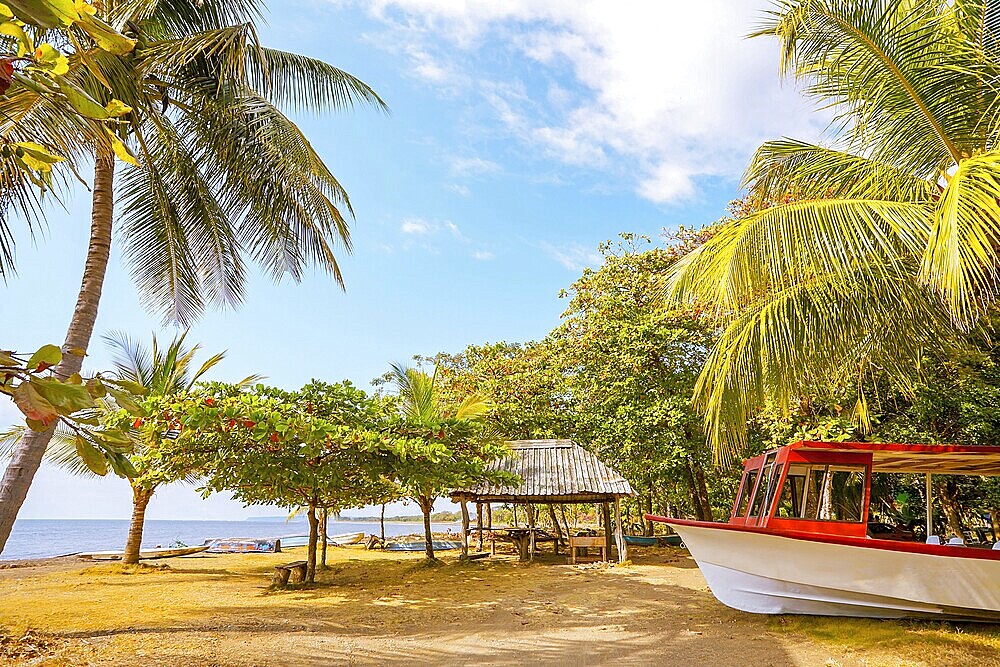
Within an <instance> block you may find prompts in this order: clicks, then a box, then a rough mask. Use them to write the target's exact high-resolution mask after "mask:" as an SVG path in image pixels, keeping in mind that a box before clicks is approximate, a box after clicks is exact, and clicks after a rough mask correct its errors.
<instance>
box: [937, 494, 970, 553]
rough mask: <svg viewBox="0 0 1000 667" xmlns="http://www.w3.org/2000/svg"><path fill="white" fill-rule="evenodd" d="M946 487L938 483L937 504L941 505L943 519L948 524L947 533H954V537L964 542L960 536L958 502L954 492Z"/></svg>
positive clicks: (960, 521)
mask: <svg viewBox="0 0 1000 667" xmlns="http://www.w3.org/2000/svg"><path fill="white" fill-rule="evenodd" d="M948 487H949V485H948V484H947V483H939V484H938V485H937V495H938V502H940V503H941V509H942V510H943V511H944V518H945V521H946V522H947V523H948V531H949V533H954V534H955V536H956V537H960V538H962V541H963V542H964V541H965V536H964V535H963V534H962V515H961V510H960V509H959V504H958V502H957V501H956V500H955V493H954V491H953V490H952V489H950V488H948Z"/></svg>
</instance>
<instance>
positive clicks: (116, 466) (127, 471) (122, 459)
mask: <svg viewBox="0 0 1000 667" xmlns="http://www.w3.org/2000/svg"><path fill="white" fill-rule="evenodd" d="M108 459H109V461H110V463H111V468H112V469H113V470H114V471H115V473H116V474H118V475H119V476H121V477H127V478H128V479H135V478H136V477H138V476H139V471H138V470H136V469H135V466H134V465H132V461H130V460H129V458H128V457H127V456H125V455H124V454H117V453H115V454H111V455H110V456H109V457H108Z"/></svg>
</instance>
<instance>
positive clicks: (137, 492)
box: [122, 486, 154, 565]
mask: <svg viewBox="0 0 1000 667" xmlns="http://www.w3.org/2000/svg"><path fill="white" fill-rule="evenodd" d="M153 491H154V489H147V488H145V487H142V486H133V487H132V523H131V524H130V525H129V527H128V540H127V541H126V542H125V554H124V555H123V556H122V563H124V564H125V565H135V564H137V563H138V562H139V547H140V546H142V529H143V527H144V526H145V523H146V506H147V505H149V499H150V498H152V497H153Z"/></svg>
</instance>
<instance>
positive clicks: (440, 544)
mask: <svg viewBox="0 0 1000 667" xmlns="http://www.w3.org/2000/svg"><path fill="white" fill-rule="evenodd" d="M433 544H434V550H435V551H450V550H451V549H461V548H462V543H461V542H454V541H451V540H434V542H433ZM426 548H427V545H426V544H425V543H424V542H390V543H389V544H386V545H385V550H386V551H423V550H424V549H426Z"/></svg>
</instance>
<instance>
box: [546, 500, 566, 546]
mask: <svg viewBox="0 0 1000 667" xmlns="http://www.w3.org/2000/svg"><path fill="white" fill-rule="evenodd" d="M549 519H550V520H551V521H552V526H553V528H555V529H556V554H557V555H558V554H559V543H560V542H561V541H562V539H563V532H562V527H561V526H560V525H559V517H557V516H556V508H555V505H553V504H552V503H549Z"/></svg>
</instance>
